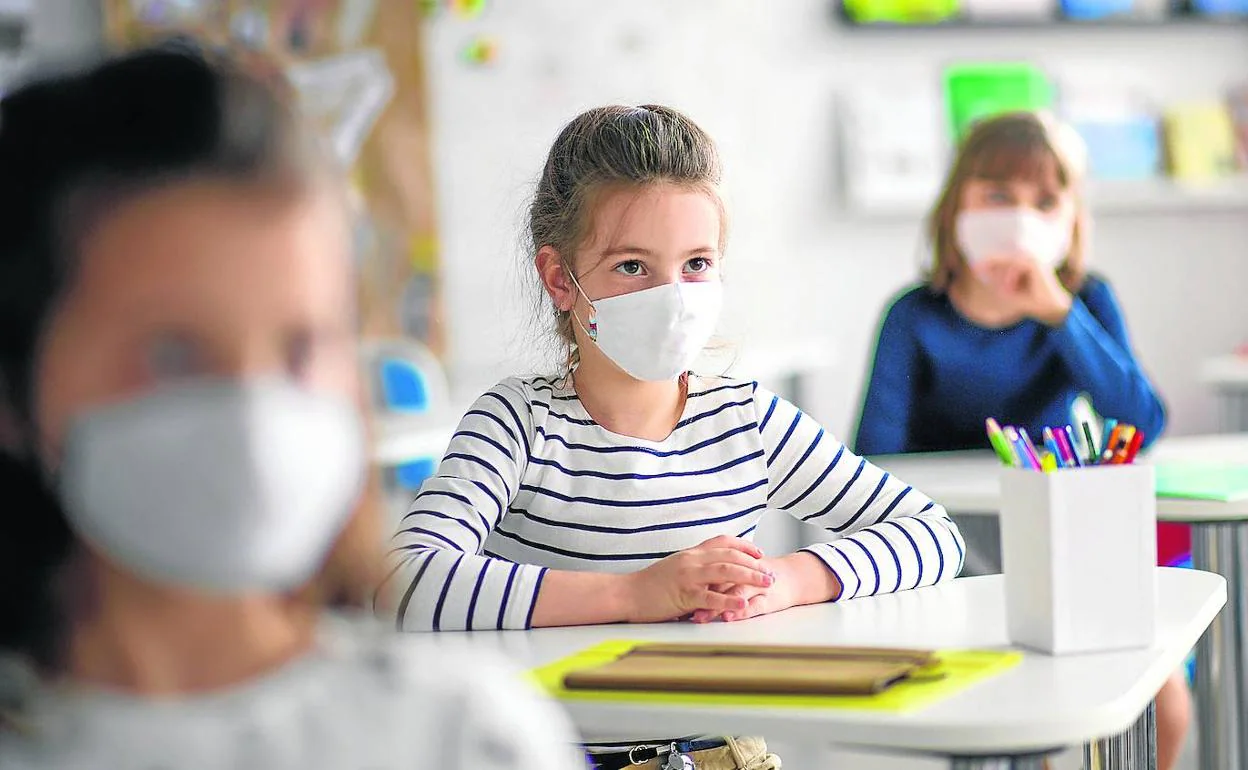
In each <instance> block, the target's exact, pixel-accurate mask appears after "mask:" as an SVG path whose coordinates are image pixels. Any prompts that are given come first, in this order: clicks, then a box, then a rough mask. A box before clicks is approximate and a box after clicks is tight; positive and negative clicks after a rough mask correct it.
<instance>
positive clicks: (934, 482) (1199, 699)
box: [873, 433, 1248, 770]
mask: <svg viewBox="0 0 1248 770" xmlns="http://www.w3.org/2000/svg"><path fill="white" fill-rule="evenodd" d="M873 460H874V461H876V462H877V463H878V464H879V465H880V466H881V467H883V468H885V469H887V470H888V471H890V472H891V473H893V474H894V475H896V476H897V477H898V478H901V479H904V480H905V481H906V483H907V484H913V485H914V486H915V488H916V489H921V490H923V492H924V493H926V494H928V495H930V496H931V497H933V498H934V499H936V500H937V501H938V502H940V503H941V504H942V505H944V506H945V507H946V508H947V509H948V510H949V511H950V512H953V513H958V514H979V515H991V516H995V515H997V513H998V511H999V510H1000V505H1001V486H1000V481H999V474H998V468H999V467H1000V464H999V462H998V460H997V459H996V458H995V456H994V455H993V454H992V453H991V452H947V453H933V454H915V455H892V456H889V457H877V458H873ZM1146 461H1147V462H1184V461H1193V462H1199V461H1216V462H1243V463H1246V464H1248V433H1241V434H1230V435H1222V436H1204V437H1183V438H1173V439H1162V440H1160V441H1158V442H1157V445H1156V446H1155V447H1153V448H1152V449H1151V450H1150V451H1149V453H1148V455H1147V457H1146ZM1157 518H1158V519H1161V520H1163V521H1171V522H1181V523H1188V524H1192V562H1193V563H1194V564H1195V566H1196V568H1197V569H1201V570H1207V571H1209V572H1215V573H1217V574H1219V575H1222V576H1224V577H1225V578H1226V579H1227V582H1228V583H1229V584H1230V593H1231V599H1230V601H1229V602H1228V604H1227V608H1226V611H1225V612H1223V613H1222V614H1221V615H1220V616H1219V618H1218V620H1217V621H1216V622H1215V623H1214V625H1213V627H1212V628H1211V629H1210V633H1208V634H1206V635H1205V636H1204V638H1203V639H1202V640H1201V643H1200V645H1198V646H1197V649H1196V659H1197V660H1196V683H1195V692H1196V703H1197V709H1198V711H1199V712H1200V713H1201V715H1202V716H1201V719H1200V720H1199V729H1200V737H1199V743H1200V757H1201V760H1200V761H1201V768H1202V770H1243V768H1245V767H1248V730H1244V729H1243V725H1244V724H1245V723H1246V722H1248V629H1246V628H1245V620H1248V501H1244V500H1241V501H1238V502H1231V503H1218V502H1211V501H1199V500H1175V499H1168V498H1160V499H1158V501H1157Z"/></svg>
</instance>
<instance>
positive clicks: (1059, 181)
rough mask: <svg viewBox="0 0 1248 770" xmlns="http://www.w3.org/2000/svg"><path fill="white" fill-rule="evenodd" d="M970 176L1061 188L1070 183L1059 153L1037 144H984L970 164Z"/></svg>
mask: <svg viewBox="0 0 1248 770" xmlns="http://www.w3.org/2000/svg"><path fill="white" fill-rule="evenodd" d="M968 177H969V178H971V179H982V180H987V181H990V182H1023V183H1027V184H1034V185H1039V186H1042V187H1047V188H1053V189H1059V190H1061V189H1065V188H1066V187H1067V186H1068V184H1069V179H1068V177H1067V174H1066V173H1065V169H1064V168H1063V166H1062V163H1061V162H1060V161H1059V160H1058V157H1057V153H1056V152H1054V151H1053V149H1052V148H1050V147H1047V146H1045V145H1042V144H1035V143H1013V142H1009V143H1007V142H999V143H993V144H989V145H986V146H984V147H982V148H981V149H980V150H979V152H978V153H977V154H976V156H975V157H973V158H972V159H971V162H970V163H969V164H968Z"/></svg>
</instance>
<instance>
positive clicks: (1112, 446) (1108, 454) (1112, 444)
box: [1101, 425, 1122, 463]
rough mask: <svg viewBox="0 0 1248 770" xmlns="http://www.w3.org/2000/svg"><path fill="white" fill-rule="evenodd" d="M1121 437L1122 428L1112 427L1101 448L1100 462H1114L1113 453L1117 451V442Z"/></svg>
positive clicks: (1119, 426)
mask: <svg viewBox="0 0 1248 770" xmlns="http://www.w3.org/2000/svg"><path fill="white" fill-rule="evenodd" d="M1121 435H1122V426H1121V425H1114V429H1113V430H1112V431H1110V432H1109V438H1107V439H1105V446H1103V447H1102V448H1101V462H1102V463H1112V462H1113V461H1114V452H1116V451H1118V440H1119V437H1120V436H1121Z"/></svg>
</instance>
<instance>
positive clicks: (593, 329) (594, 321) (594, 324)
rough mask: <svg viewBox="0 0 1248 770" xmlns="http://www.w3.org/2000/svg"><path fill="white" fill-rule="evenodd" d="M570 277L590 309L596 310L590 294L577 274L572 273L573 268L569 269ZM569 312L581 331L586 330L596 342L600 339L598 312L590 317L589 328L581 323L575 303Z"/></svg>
mask: <svg viewBox="0 0 1248 770" xmlns="http://www.w3.org/2000/svg"><path fill="white" fill-rule="evenodd" d="M568 278H570V279H571V280H572V285H573V286H575V287H576V290H577V291H579V292H580V293H581V296H582V297H584V298H585V302H586V303H588V305H589V309H590V311H591V312H592V311H593V310H594V301H593V300H592V299H590V298H589V295H588V294H586V293H585V290H584V289H582V288H581V284H580V283H578V282H577V280H576V276H575V275H573V274H572V271H571V270H568ZM568 314H569V315H571V316H572V318H573V319H574V320H575V321H576V325H577V326H579V327H581V331H583V332H585V334H586V335H588V337H589V338H590V339H591V340H593V341H594V342H597V341H598V316H597V314H596V313H595V314H594V315H591V316H590V317H589V328H588V329H586V328H585V324H583V323H581V319H580V318H579V317H578V316H577V315H576V306H575V305H573V306H572V309H571V310H569V311H568Z"/></svg>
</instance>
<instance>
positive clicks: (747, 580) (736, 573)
mask: <svg viewBox="0 0 1248 770" xmlns="http://www.w3.org/2000/svg"><path fill="white" fill-rule="evenodd" d="M702 581H705V585H706V586H707V587H708V588H709V587H710V586H713V585H716V584H721V583H732V584H734V585H735V586H742V585H745V586H758V587H760V588H769V587H770V586H771V584H772V583H773V582H774V581H775V578H773V577H772V576H771V574H770V573H768V572H767V571H766V570H762V569H759V568H758V567H755V566H752V565H744V564H733V563H731V562H727V561H715V562H711V563H709V564H705V565H703V567H702V576H701V581H699V582H702ZM728 593H729V595H731V591H730V592H728Z"/></svg>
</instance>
